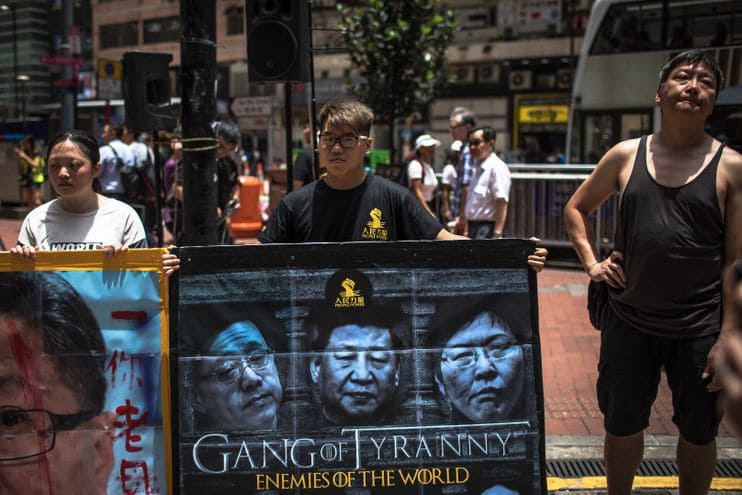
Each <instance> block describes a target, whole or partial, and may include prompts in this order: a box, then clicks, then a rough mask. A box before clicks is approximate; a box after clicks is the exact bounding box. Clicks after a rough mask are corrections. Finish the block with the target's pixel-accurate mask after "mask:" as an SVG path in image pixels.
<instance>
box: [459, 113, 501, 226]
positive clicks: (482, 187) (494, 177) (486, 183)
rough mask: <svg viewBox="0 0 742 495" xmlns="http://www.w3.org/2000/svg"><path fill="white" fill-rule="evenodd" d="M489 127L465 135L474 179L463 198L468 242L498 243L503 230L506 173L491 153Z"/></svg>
mask: <svg viewBox="0 0 742 495" xmlns="http://www.w3.org/2000/svg"><path fill="white" fill-rule="evenodd" d="M495 137H496V133H495V130H494V129H493V128H492V127H476V128H474V129H472V130H471V131H469V135H468V136H467V142H468V144H469V150H470V152H471V156H472V158H474V160H476V161H475V162H474V176H473V177H472V180H471V187H470V188H469V193H468V194H467V196H466V208H465V214H466V225H467V227H466V231H467V232H468V233H469V237H471V238H472V239H500V238H502V236H503V231H504V229H505V220H506V219H507V216H508V201H509V199H510V184H511V180H510V169H509V168H508V166H507V165H506V164H505V162H503V161H502V160H500V157H498V156H497V153H495Z"/></svg>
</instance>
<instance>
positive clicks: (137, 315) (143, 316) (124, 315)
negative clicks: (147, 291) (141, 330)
mask: <svg viewBox="0 0 742 495" xmlns="http://www.w3.org/2000/svg"><path fill="white" fill-rule="evenodd" d="M111 318H113V319H114V320H136V321H147V312H146V311H111Z"/></svg>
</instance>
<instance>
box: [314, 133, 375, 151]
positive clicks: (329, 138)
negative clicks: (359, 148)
mask: <svg viewBox="0 0 742 495" xmlns="http://www.w3.org/2000/svg"><path fill="white" fill-rule="evenodd" d="M366 139H368V136H343V137H337V136H335V135H333V134H320V135H319V144H320V145H322V147H323V148H333V147H334V146H335V143H337V142H338V141H339V142H340V146H341V147H343V149H346V150H347V149H350V148H354V147H355V146H356V145H357V144H358V141H359V140H366Z"/></svg>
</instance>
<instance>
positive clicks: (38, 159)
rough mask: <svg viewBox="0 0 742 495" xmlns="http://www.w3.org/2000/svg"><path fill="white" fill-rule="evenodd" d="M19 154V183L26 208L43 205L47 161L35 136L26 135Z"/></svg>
mask: <svg viewBox="0 0 742 495" xmlns="http://www.w3.org/2000/svg"><path fill="white" fill-rule="evenodd" d="M15 152H16V155H18V185H19V186H21V189H23V197H24V198H25V199H26V208H28V211H31V210H33V209H34V208H36V207H37V206H39V205H41V186H43V185H44V182H46V161H44V157H43V156H41V153H39V152H38V151H37V150H36V146H35V143H34V138H33V136H30V135H29V136H24V137H23V139H22V140H21V146H20V147H19V148H16V150H15Z"/></svg>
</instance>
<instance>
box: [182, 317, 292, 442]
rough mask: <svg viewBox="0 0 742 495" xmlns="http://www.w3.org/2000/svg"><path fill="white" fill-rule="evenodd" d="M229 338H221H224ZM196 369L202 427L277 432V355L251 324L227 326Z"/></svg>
mask: <svg viewBox="0 0 742 495" xmlns="http://www.w3.org/2000/svg"><path fill="white" fill-rule="evenodd" d="M225 334H226V335H227V337H226V338H223V335H225ZM215 342H217V343H218V345H212V348H211V349H210V352H214V353H217V354H220V353H223V354H224V355H218V356H209V357H205V358H202V359H201V360H200V362H199V364H198V365H197V374H198V384H197V387H196V398H195V401H194V402H195V403H194V407H195V409H196V410H197V411H198V412H199V413H200V416H201V417H202V418H203V419H204V422H205V423H206V424H205V426H207V427H210V428H215V429H220V430H224V431H233V430H251V429H267V428H275V427H276V423H277V421H278V408H279V406H280V405H281V397H282V394H283V389H282V388H281V382H280V379H279V377H278V369H277V368H276V364H275V357H274V354H273V353H272V351H271V349H270V348H269V347H268V344H267V343H266V341H265V339H264V338H263V335H262V333H261V332H260V330H259V329H258V328H257V327H255V325H253V324H252V323H250V322H240V323H236V324H234V325H232V326H230V327H229V328H228V329H226V330H224V332H222V334H220V335H219V336H218V337H217V339H216V340H215Z"/></svg>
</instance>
